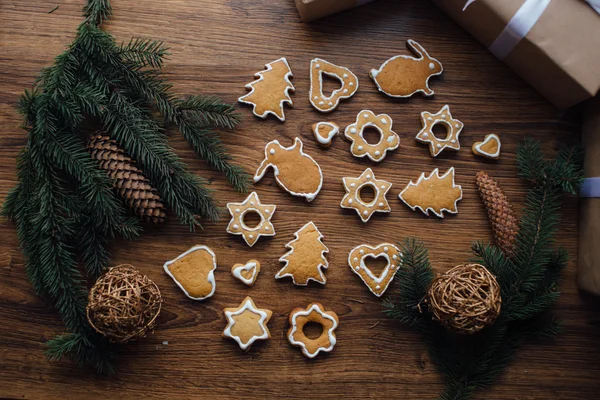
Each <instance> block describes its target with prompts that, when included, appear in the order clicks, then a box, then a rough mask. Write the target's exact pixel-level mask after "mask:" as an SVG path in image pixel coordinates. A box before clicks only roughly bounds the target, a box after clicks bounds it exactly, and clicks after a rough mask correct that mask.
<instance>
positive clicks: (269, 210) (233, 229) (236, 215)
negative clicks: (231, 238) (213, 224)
mask: <svg viewBox="0 0 600 400" xmlns="http://www.w3.org/2000/svg"><path fill="white" fill-rule="evenodd" d="M275 208H276V207H275V205H274V204H262V203H261V202H260V199H259V198H258V194H256V192H252V193H250V195H249V196H248V197H247V198H246V200H244V201H243V202H241V203H227V209H228V210H229V213H230V214H231V221H229V225H228V226H227V232H228V233H231V234H232V235H242V237H243V238H244V240H245V241H246V243H247V244H248V246H250V247H252V246H254V244H255V243H256V241H257V240H258V238H260V237H261V236H275V227H274V226H273V223H271V218H272V217H273V214H274V213H275ZM248 212H255V213H257V214H258V215H259V216H260V222H259V223H258V225H256V226H254V227H249V226H248V225H246V223H245V222H244V216H246V214H247V213H248Z"/></svg>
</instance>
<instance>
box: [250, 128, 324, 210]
mask: <svg viewBox="0 0 600 400" xmlns="http://www.w3.org/2000/svg"><path fill="white" fill-rule="evenodd" d="M269 168H273V171H274V173H275V180H276V181H277V184H278V185H279V186H280V187H281V188H282V189H283V190H285V191H287V192H288V193H290V194H291V195H292V196H299V197H304V198H305V199H306V201H312V200H313V199H314V198H315V197H316V196H317V194H318V193H319V191H320V190H321V186H322V185H323V172H321V167H320V166H319V164H317V162H316V161H315V160H314V159H313V158H312V157H311V156H309V155H308V154H306V153H305V152H304V151H303V150H302V141H301V140H300V139H299V138H296V139H295V140H294V144H293V146H290V147H283V146H282V145H281V144H280V143H279V141H277V140H273V141H271V142H269V143H267V145H266V147H265V159H264V160H263V161H262V162H261V164H260V166H259V167H258V169H257V170H256V174H254V182H258V181H260V180H261V179H262V178H263V177H264V176H265V173H266V172H267V170H268V169H269Z"/></svg>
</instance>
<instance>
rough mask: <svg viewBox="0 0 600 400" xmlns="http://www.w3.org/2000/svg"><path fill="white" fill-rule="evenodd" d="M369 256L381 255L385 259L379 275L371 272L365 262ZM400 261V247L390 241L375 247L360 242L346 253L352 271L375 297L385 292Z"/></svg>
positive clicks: (376, 256)
mask: <svg viewBox="0 0 600 400" xmlns="http://www.w3.org/2000/svg"><path fill="white" fill-rule="evenodd" d="M369 257H370V258H378V257H383V258H385V259H386V260H387V265H386V266H385V268H384V269H383V271H381V274H379V276H376V275H375V274H373V272H372V271H371V270H370V269H369V267H368V266H367V265H366V264H365V259H366V258H369ZM401 261H402V253H401V252H400V249H398V247H396V246H394V245H393V244H391V243H382V244H380V245H378V246H375V247H372V246H369V245H367V244H362V245H360V246H356V247H355V248H354V249H352V250H351V251H350V254H349V255H348V265H349V266H350V268H351V269H352V272H354V273H355V274H356V275H358V276H359V277H360V279H362V281H363V282H364V283H365V285H367V287H368V288H369V290H370V291H371V293H373V294H374V295H375V296H377V297H381V295H383V294H384V293H385V291H386V290H387V288H388V286H389V285H390V283H391V282H392V279H393V278H394V275H396V272H398V267H399V266H400V263H401Z"/></svg>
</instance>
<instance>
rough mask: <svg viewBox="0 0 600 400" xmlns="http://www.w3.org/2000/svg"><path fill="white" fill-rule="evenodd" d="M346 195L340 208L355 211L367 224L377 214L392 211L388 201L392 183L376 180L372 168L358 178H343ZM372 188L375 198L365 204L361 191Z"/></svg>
mask: <svg viewBox="0 0 600 400" xmlns="http://www.w3.org/2000/svg"><path fill="white" fill-rule="evenodd" d="M342 181H343V182H344V189H346V194H345V195H344V197H343V198H342V201H341V203H340V206H341V207H342V208H348V209H352V210H355V211H356V213H357V214H358V215H359V216H360V219H361V220H362V222H367V221H369V219H370V218H371V216H372V215H373V214H374V213H376V212H383V213H388V212H390V211H391V210H392V209H391V208H390V205H389V203H388V201H387V199H386V195H387V192H388V191H389V190H390V188H391V187H392V184H391V183H390V182H387V181H384V180H382V179H377V178H375V174H374V173H373V170H372V169H371V168H367V169H366V170H365V171H364V172H363V173H362V174H361V175H360V176H359V177H358V178H351V177H345V178H342ZM366 186H370V187H371V188H372V189H373V191H374V193H375V196H374V197H373V200H372V201H370V202H368V203H367V202H365V201H364V200H363V199H362V198H361V197H360V191H361V190H362V189H363V188H365V187H366Z"/></svg>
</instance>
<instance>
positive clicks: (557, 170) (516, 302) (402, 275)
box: [384, 139, 583, 400]
mask: <svg viewBox="0 0 600 400" xmlns="http://www.w3.org/2000/svg"><path fill="white" fill-rule="evenodd" d="M582 161H583V153H582V150H581V148H580V147H578V146H577V147H569V148H564V149H562V150H560V151H559V152H558V154H557V156H556V158H555V159H554V160H553V161H547V160H546V159H545V158H544V154H543V152H542V150H541V147H540V144H539V143H538V142H535V141H533V140H531V139H527V140H526V141H525V142H524V143H523V144H521V145H520V146H519V147H518V149H517V164H518V167H519V175H520V176H521V177H523V178H524V179H526V180H527V181H529V182H530V184H531V188H530V189H529V191H528V194H527V200H526V203H525V209H524V211H523V216H522V217H521V220H520V224H519V234H518V236H517V240H516V252H515V255H514V257H513V258H508V257H506V256H505V255H504V253H503V252H502V251H501V250H500V249H499V248H497V247H496V246H493V245H490V244H484V243H482V242H475V243H473V245H472V250H473V253H474V254H475V256H476V260H475V261H476V262H478V263H481V264H482V265H484V266H485V267H486V268H487V269H488V270H489V271H490V272H492V273H493V274H494V275H495V276H496V278H497V281H498V284H499V285H500V289H501V295H502V308H501V311H500V315H499V316H498V318H497V320H496V322H495V323H494V324H493V325H492V326H490V327H488V328H485V329H483V330H482V331H480V332H478V333H476V334H474V335H459V334H456V333H453V332H450V331H449V330H447V329H445V328H443V327H442V326H441V325H440V324H439V323H437V322H436V321H435V320H434V319H433V318H432V314H431V312H430V311H429V310H428V308H427V305H426V299H427V291H428V288H429V286H430V285H431V283H432V281H433V279H434V273H433V269H432V268H431V265H430V263H429V256H428V253H427V249H426V248H425V247H424V245H423V244H422V243H421V242H420V241H418V240H417V239H406V240H405V242H404V244H403V245H401V248H402V253H403V261H402V264H401V265H399V269H398V272H397V274H396V280H397V282H398V284H399V290H398V294H397V295H392V296H390V297H389V298H387V299H386V301H385V302H384V306H385V312H386V314H388V315H389V316H390V317H392V318H397V319H399V320H400V321H401V322H402V323H403V324H405V325H408V326H410V327H412V328H413V329H415V330H416V331H417V332H419V333H420V334H421V335H422V337H423V340H424V342H425V344H426V345H427V348H428V350H429V354H430V356H431V359H432V361H433V362H434V364H435V365H436V367H437V368H438V370H439V371H440V372H441V373H442V374H443V375H444V376H445V379H446V388H445V390H444V391H443V392H442V393H441V394H440V396H439V399H440V400H466V399H469V398H471V396H472V395H473V393H474V391H475V390H477V389H480V388H483V387H485V386H487V385H490V384H492V383H493V382H494V380H495V379H496V378H497V376H498V375H500V373H502V371H503V370H504V369H505V368H506V367H507V365H508V364H509V363H510V361H511V359H512V356H513V355H514V353H515V352H516V351H517V349H518V348H519V346H520V345H522V344H523V343H525V342H529V341H531V340H532V339H535V338H539V337H553V336H555V335H557V334H558V333H559V332H560V324H559V323H558V322H557V321H556V320H555V319H554V318H553V317H552V316H551V315H550V314H549V308H550V307H551V306H552V305H553V304H554V303H555V302H556V300H557V299H558V296H559V292H558V290H557V289H558V283H559V281H560V273H561V271H562V270H563V269H564V268H565V267H566V265H567V262H568V259H569V257H568V253H567V252H566V251H565V250H564V249H560V248H559V249H554V248H553V246H554V236H555V234H556V229H557V226H558V220H559V212H560V195H561V193H563V192H567V193H572V194H576V193H577V191H578V189H579V186H580V185H581V181H582V179H583V168H582Z"/></svg>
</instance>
